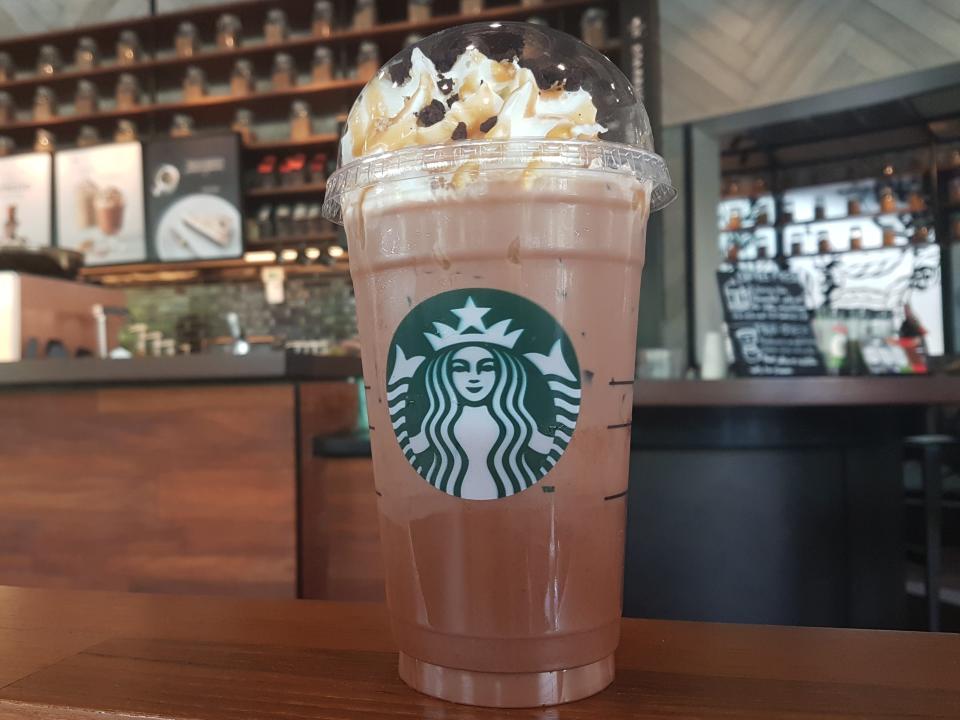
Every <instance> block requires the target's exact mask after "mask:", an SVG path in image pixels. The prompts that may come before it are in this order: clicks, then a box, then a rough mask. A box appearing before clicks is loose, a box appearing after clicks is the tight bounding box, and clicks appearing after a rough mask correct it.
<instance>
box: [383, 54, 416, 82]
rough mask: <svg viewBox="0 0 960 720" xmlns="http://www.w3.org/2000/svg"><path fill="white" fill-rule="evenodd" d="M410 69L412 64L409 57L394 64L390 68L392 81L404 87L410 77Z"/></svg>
mask: <svg viewBox="0 0 960 720" xmlns="http://www.w3.org/2000/svg"><path fill="white" fill-rule="evenodd" d="M410 67H411V62H410V58H409V56H408V57H407V58H406V59H405V60H400V61H398V62H395V63H393V64H392V65H391V66H390V67H389V68H388V72H389V73H390V79H391V80H393V81H394V82H395V83H396V84H397V85H402V84H403V82H404V81H405V80H406V79H407V78H408V77H410Z"/></svg>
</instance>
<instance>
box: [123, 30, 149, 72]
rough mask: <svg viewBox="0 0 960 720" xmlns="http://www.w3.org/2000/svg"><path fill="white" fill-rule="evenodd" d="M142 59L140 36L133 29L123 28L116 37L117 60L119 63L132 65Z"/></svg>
mask: <svg viewBox="0 0 960 720" xmlns="http://www.w3.org/2000/svg"><path fill="white" fill-rule="evenodd" d="M142 59H143V48H141V47H140V38H139V37H137V34H136V33H135V32H134V31H133V30H124V31H122V32H121V33H120V36H119V38H118V39H117V62H118V63H119V64H120V65H132V64H133V63H137V62H140V61H141V60H142Z"/></svg>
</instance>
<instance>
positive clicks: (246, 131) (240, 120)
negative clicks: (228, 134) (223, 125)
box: [230, 108, 257, 145]
mask: <svg viewBox="0 0 960 720" xmlns="http://www.w3.org/2000/svg"><path fill="white" fill-rule="evenodd" d="M230 129H231V130H233V131H234V132H235V133H237V134H238V135H239V136H240V139H241V140H242V141H243V144H244V145H250V144H251V143H253V142H256V140H257V135H256V133H255V132H254V131H253V113H252V112H251V111H250V110H247V109H246V108H240V109H239V110H237V112H236V114H235V115H234V116H233V124H232V125H231V126H230Z"/></svg>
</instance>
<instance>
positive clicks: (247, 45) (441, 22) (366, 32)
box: [0, 0, 620, 90]
mask: <svg viewBox="0 0 960 720" xmlns="http://www.w3.org/2000/svg"><path fill="white" fill-rule="evenodd" d="M590 4H592V2H591V0H547V1H546V2H544V4H543V5H540V6H537V7H522V6H521V5H520V4H519V2H518V3H517V4H514V5H508V6H505V7H497V8H489V9H487V10H484V11H483V12H480V13H477V14H475V15H461V14H450V15H439V16H437V17H433V18H430V19H429V20H425V21H423V22H410V21H408V20H402V21H398V22H388V23H381V24H379V25H375V26H374V27H372V28H368V29H363V30H354V29H343V30H338V31H335V32H333V33H331V34H330V35H327V36H318V35H312V34H306V33H302V34H297V35H294V36H292V37H291V38H289V39H288V40H286V41H284V42H282V43H266V42H263V41H262V40H261V41H259V42H252V41H249V40H247V41H246V42H244V43H243V44H241V46H240V47H238V48H235V49H234V48H231V49H219V48H210V49H207V50H201V51H200V52H198V53H196V54H194V55H191V56H189V57H178V56H176V55H172V54H167V55H161V56H159V57H153V58H150V59H147V60H144V61H142V62H139V63H133V64H129V65H118V64H116V63H111V64H109V65H103V66H101V67H97V68H93V69H91V70H74V69H71V70H67V71H64V72H62V73H58V74H57V75H37V74H31V75H25V76H23V77H18V78H14V79H13V80H12V81H10V82H7V83H0V90H17V89H22V88H29V87H33V86H36V85H60V84H64V83H69V82H75V81H76V80H81V79H94V78H96V77H105V76H110V75H115V74H119V73H122V72H131V73H139V72H144V71H154V72H156V71H167V70H170V69H175V68H178V67H186V66H187V65H197V66H199V67H205V66H207V65H210V64H216V63H222V62H224V60H233V59H239V58H252V57H254V56H257V55H263V54H273V53H277V52H294V51H297V50H302V49H305V48H313V47H314V46H316V45H318V44H324V45H329V44H336V43H342V42H352V41H359V40H376V39H378V38H386V37H391V36H401V35H402V36H406V35H408V34H410V33H419V34H427V33H430V32H433V31H436V30H440V29H443V28H446V27H450V26H453V25H459V24H462V23H468V22H482V21H487V20H508V19H520V18H524V17H527V16H529V15H530V14H536V13H542V12H549V11H551V10H558V9H563V8H569V7H580V6H587V5H590ZM258 6H259V7H260V8H261V9H262V12H263V13H266V11H267V10H268V9H270V8H271V7H272V6H273V3H270V2H263V1H262V0H254V1H253V2H240V3H236V2H235V3H225V4H222V5H215V6H212V7H206V8H196V9H194V10H189V11H183V12H178V13H167V14H163V15H157V16H152V17H140V18H131V19H129V20H124V21H117V22H110V23H104V24H101V25H94V26H88V27H78V28H76V29H72V30H69V31H57V32H54V33H47V34H44V35H33V36H23V37H20V38H15V39H14V41H13V42H11V41H10V40H4V41H3V43H2V45H3V47H4V48H8V47H14V46H17V47H19V46H21V45H34V46H35V45H39V44H41V43H45V42H54V41H57V40H61V41H62V40H67V39H70V38H78V37H80V36H81V35H91V36H94V37H95V36H97V35H104V34H111V33H116V32H118V31H120V30H124V29H127V28H130V29H134V30H136V29H138V28H140V27H144V26H150V25H151V24H153V25H154V26H157V25H159V26H170V29H171V30H172V29H173V25H174V23H173V22H172V21H173V20H174V19H175V16H182V17H183V18H185V19H190V20H192V21H194V22H196V21H197V19H198V16H199V15H204V14H210V15H217V16H219V15H220V14H221V13H224V12H231V7H232V8H233V11H234V12H236V11H238V10H239V9H246V10H248V11H251V10H256V9H257V7H258ZM172 45H173V35H172V32H171V34H170V37H169V38H168V42H166V43H164V47H169V48H171V49H172ZM110 47H112V44H111V45H110V46H102V47H101V50H107V49H109V48H110ZM619 47H620V41H619V40H617V39H611V40H610V41H608V42H607V43H605V44H604V45H603V46H602V47H601V48H598V49H599V50H600V51H601V52H612V51H614V50H617V49H618V48H619ZM398 49H399V48H398ZM65 57H66V56H65Z"/></svg>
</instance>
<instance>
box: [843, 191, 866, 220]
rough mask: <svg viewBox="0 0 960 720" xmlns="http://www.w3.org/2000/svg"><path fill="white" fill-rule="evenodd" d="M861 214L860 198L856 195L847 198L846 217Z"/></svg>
mask: <svg viewBox="0 0 960 720" xmlns="http://www.w3.org/2000/svg"><path fill="white" fill-rule="evenodd" d="M862 213H863V207H862V206H861V204H860V198H859V197H857V196H856V195H851V196H850V197H848V198H847V215H848V216H856V215H860V214H862Z"/></svg>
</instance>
